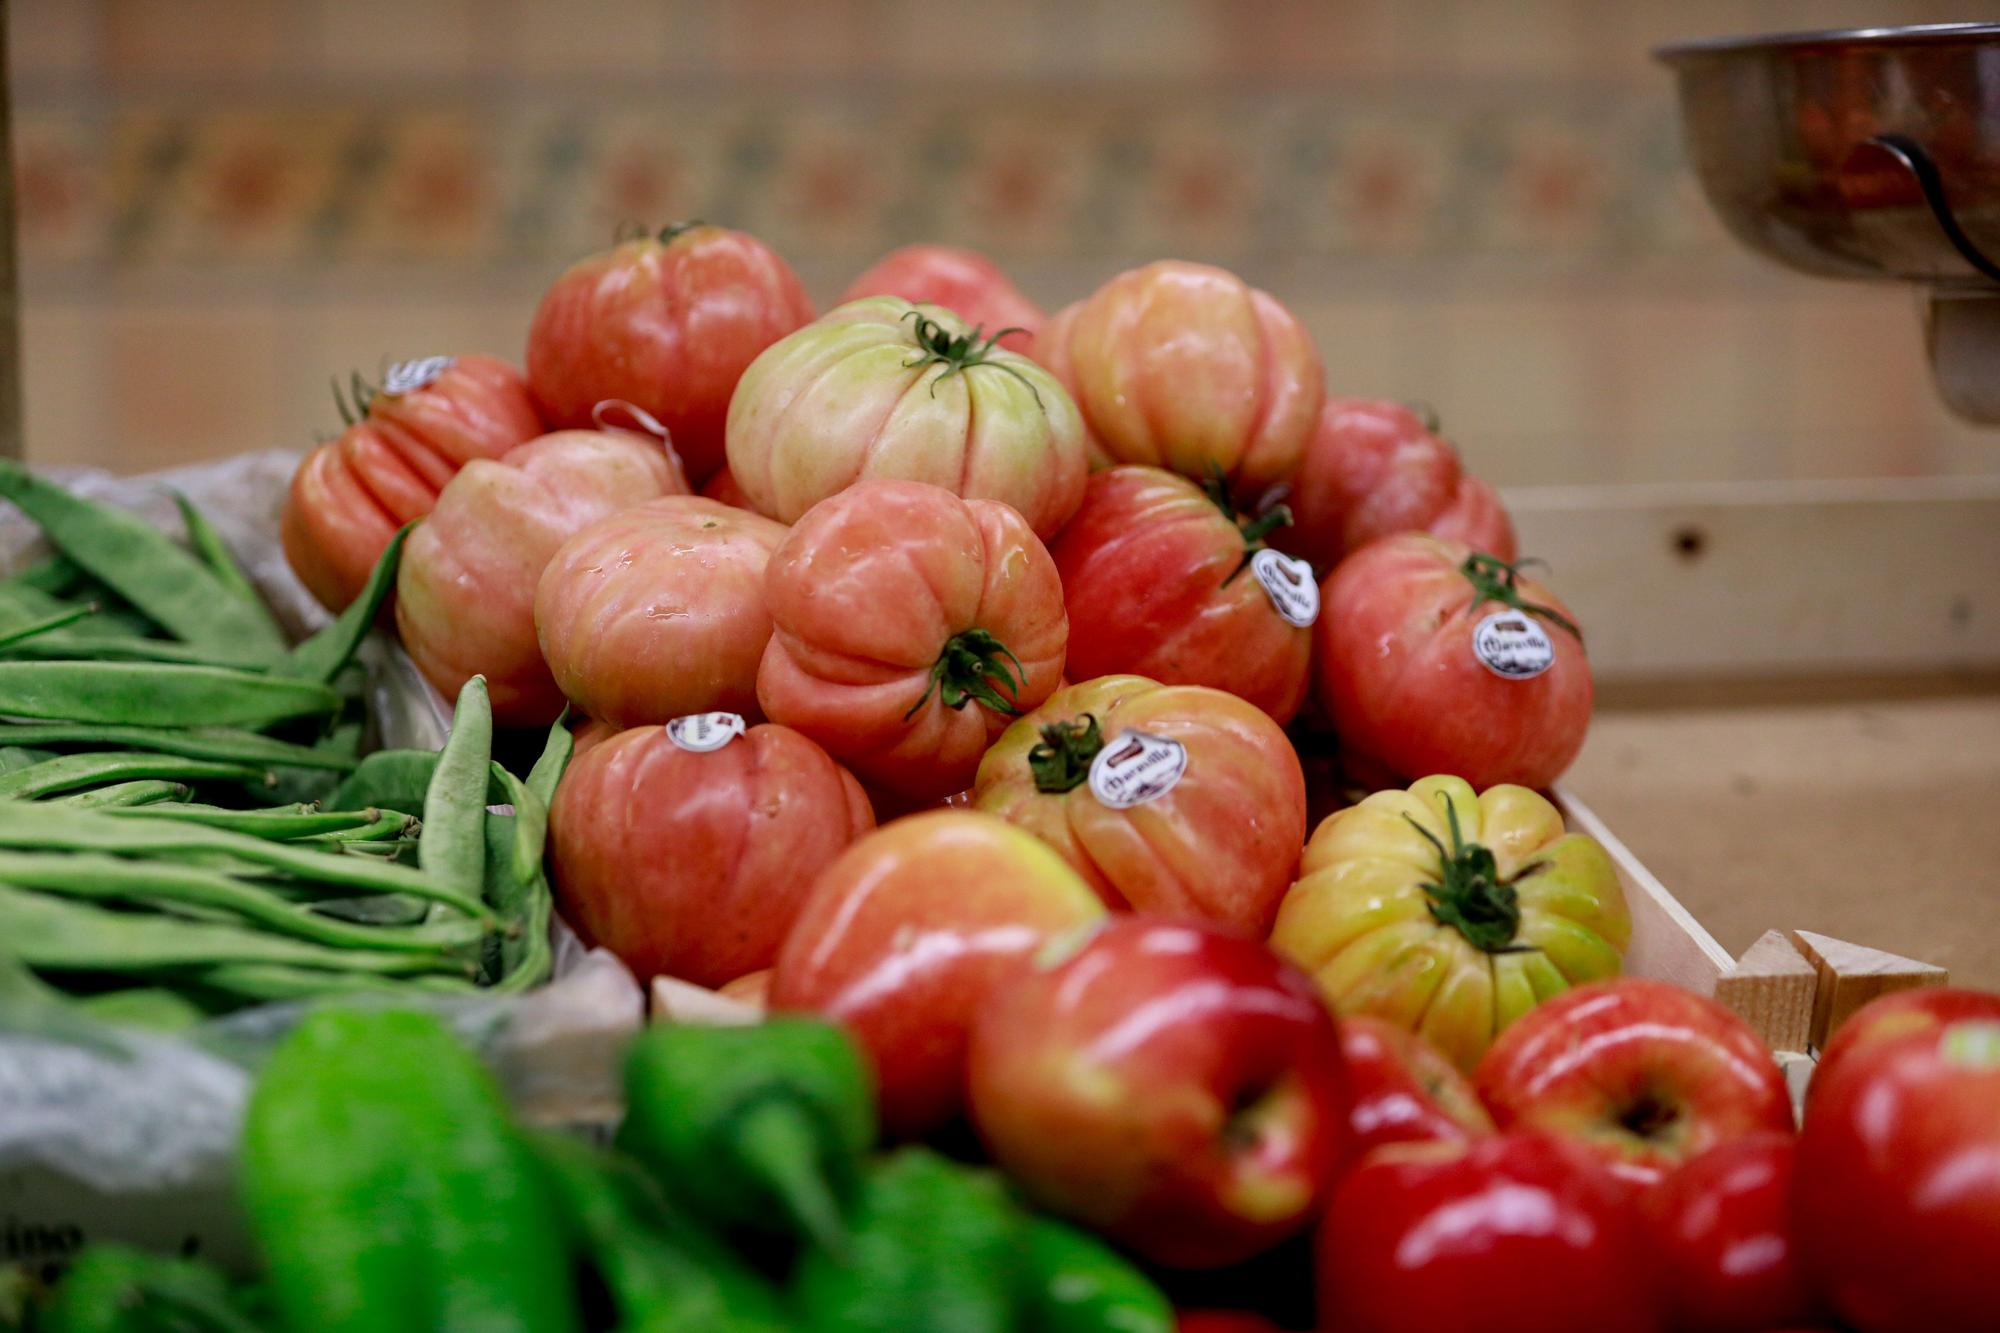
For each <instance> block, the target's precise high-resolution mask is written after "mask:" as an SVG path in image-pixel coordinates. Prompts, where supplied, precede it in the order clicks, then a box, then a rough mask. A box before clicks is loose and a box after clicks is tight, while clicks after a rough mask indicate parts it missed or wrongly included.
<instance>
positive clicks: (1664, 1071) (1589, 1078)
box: [1472, 977, 1793, 1186]
mask: <svg viewBox="0 0 2000 1333" xmlns="http://www.w3.org/2000/svg"><path fill="white" fill-rule="evenodd" d="M1472 1081H1473V1086H1474V1087H1476V1088H1477V1089H1478V1090H1479V1095H1480V1098H1481V1100H1483V1101H1484V1102H1485V1103H1486V1108H1487V1109H1488V1110H1489V1111H1491V1112H1492V1113H1493V1119H1494V1121H1495V1122H1496V1123H1498V1124H1499V1125H1500V1127H1501V1128H1502V1129H1509V1128H1513V1127H1516V1126H1519V1127H1522V1128H1534V1129H1539V1130H1542V1131H1543V1132H1545V1133H1549V1134H1554V1135H1558V1136H1561V1137H1563V1138H1567V1139H1571V1140H1573V1141H1575V1142H1577V1143H1579V1144H1582V1145H1584V1146H1587V1147H1589V1148H1590V1149H1592V1150H1593V1151H1595V1152H1597V1153H1598V1154H1599V1155H1601V1156H1602V1157H1603V1158H1604V1160H1605V1161H1606V1163H1607V1164H1608V1165H1609V1166H1610V1167H1611V1169H1612V1170H1613V1171H1614V1172H1615V1173H1616V1174H1618V1175H1619V1176H1620V1177H1622V1178H1624V1179H1625V1180H1627V1181H1629V1182H1631V1183H1633V1184H1635V1185H1639V1186H1651V1185H1654V1184H1657V1183H1658V1182H1659V1181H1660V1180H1661V1179H1662V1178H1663V1177H1664V1176H1665V1175H1666V1174H1667V1173H1668V1172H1669V1171H1672V1170H1673V1169H1674V1168H1675V1167H1677V1166H1679V1165H1680V1164H1681V1163H1683V1162H1685V1161H1687V1160H1689V1159H1690V1158H1693V1157H1696V1156H1699V1155H1700V1154H1702V1153H1705V1152H1707V1151H1708V1150H1709V1149H1711V1148H1713V1147H1715V1146H1716V1145H1717V1144H1720V1143H1726V1142H1728V1141H1729V1140H1731V1139H1736V1138H1741V1137H1743V1136H1745V1135H1749V1134H1755V1133H1758V1132H1760V1131H1769V1132H1773V1133H1780V1134H1784V1133H1790V1132H1791V1130H1792V1127H1793V1119H1792V1101H1791V1095H1790V1093H1789V1092H1788V1091H1787V1089H1786V1087H1785V1079H1784V1075H1783V1073H1781V1072H1780V1070H1779V1069H1778V1065H1777V1062H1776V1061H1775V1060H1774V1059H1772V1057H1771V1053H1770V1051H1768V1050H1766V1049H1765V1047H1764V1043H1763V1041H1762V1040H1760V1039H1759V1038H1758V1036H1757V1034H1756V1033H1755V1032H1754V1031H1752V1030H1751V1029H1750V1027H1749V1025H1748V1024H1746V1023H1745V1022H1744V1021H1743V1020H1742V1019H1740V1018H1738V1017H1737V1016H1736V1015H1735V1014H1733V1013H1731V1012H1730V1011H1729V1010H1727V1009H1725V1008H1723V1007H1722V1006H1721V1005H1719V1004H1717V1003H1716V1002H1715V1001H1714V1000H1711V999H1709V998H1707V997H1706V996H1702V995H1696V994H1695V993H1694V992H1693V991H1689V990H1683V989H1681V988H1680V987H1679V986H1673V985H1669V984H1668V983H1666V982H1664V981H1654V980H1651V979H1649V978H1644V977H1624V978H1620V979H1617V980H1613V981H1600V982H1595V983H1593V984H1591V985H1587V986H1579V987H1577V988H1576V989H1574V990H1571V991H1566V992H1564V993H1563V994H1561V995H1558V996H1556V997H1555V998H1553V999H1550V1000H1547V1001H1544V1002H1543V1003H1541V1004H1539V1005H1537V1006H1536V1007H1535V1008H1533V1009H1531V1010H1529V1011H1528V1012H1527V1013H1526V1014H1525V1015H1523V1016H1522V1017H1521V1018H1519V1019H1517V1020H1516V1021H1515V1023H1514V1024H1513V1026H1511V1027H1509V1028H1508V1029H1507V1030H1506V1031H1505V1032H1502V1033H1501V1034H1500V1036H1499V1037H1498V1038H1497V1039H1496V1040H1495V1041H1494V1043H1493V1046H1492V1049H1490V1050H1489V1051H1487V1053H1486V1055H1485V1058H1483V1059H1482V1060H1481V1061H1480V1062H1479V1067H1478V1068H1477V1069H1476V1070H1475V1071H1474V1072H1473V1079H1472Z"/></svg>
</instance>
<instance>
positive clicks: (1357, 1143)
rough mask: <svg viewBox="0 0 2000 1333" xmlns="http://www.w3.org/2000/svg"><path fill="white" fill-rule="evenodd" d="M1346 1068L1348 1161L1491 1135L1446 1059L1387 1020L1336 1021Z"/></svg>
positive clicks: (1487, 1120) (1489, 1121)
mask: <svg viewBox="0 0 2000 1333" xmlns="http://www.w3.org/2000/svg"><path fill="white" fill-rule="evenodd" d="M1340 1053H1341V1055H1342V1057H1343V1058H1344V1059H1345V1061H1346V1065H1347V1104H1348V1115H1347V1127H1348V1136H1347V1155H1348V1157H1349V1159H1350V1160H1359V1159H1360V1158H1361V1156H1362V1155H1363V1154H1364V1153H1366V1152H1368V1151H1369V1150H1370V1149H1372V1148H1379V1147H1380V1146H1382V1145H1383V1144H1385V1143H1409V1142H1415V1141H1420V1140H1424V1139H1468V1138H1477V1137H1478V1136H1480V1135H1482V1134H1491V1133H1492V1132H1493V1117H1491V1116H1489V1115H1487V1114H1486V1108H1485V1107H1484V1106H1481V1105H1480V1104H1479V1098H1478V1096H1477V1095H1476V1094H1475V1093H1474V1092H1473V1091H1472V1084H1471V1083H1470V1082H1469V1081H1467V1079H1466V1077H1465V1075H1463V1074H1461V1073H1459V1072H1458V1066H1456V1065H1454V1064H1453V1063H1452V1062H1451V1061H1450V1060H1448V1059H1446V1058H1445V1055H1444V1052H1442V1051H1440V1050H1438V1049H1437V1048H1436V1047H1435V1046H1432V1045H1431V1044H1430V1043H1429V1042H1427V1041H1425V1040H1424V1039H1423V1038H1422V1037H1419V1036H1418V1035H1417V1034H1416V1033H1414V1032H1411V1031H1410V1030H1409V1029H1408V1028H1403V1027H1398V1026H1397V1025H1396V1024H1394V1023H1391V1022H1389V1021H1388V1020H1387V1019H1382V1018H1377V1017H1375V1016H1374V1015H1372V1014H1353V1015H1350V1016H1348V1017H1346V1018H1343V1019H1341V1020H1340Z"/></svg>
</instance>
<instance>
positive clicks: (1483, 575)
mask: <svg viewBox="0 0 2000 1333" xmlns="http://www.w3.org/2000/svg"><path fill="white" fill-rule="evenodd" d="M1545 563H1546V562H1545V561H1541V560H1537V559H1534V558H1533V557H1532V556H1530V557H1527V558H1525V559H1521V560H1516V561H1515V562H1514V563H1513V564H1511V565H1510V564H1508V563H1507V562H1506V561H1505V560H1502V559H1501V558H1500V557H1499V556H1497V555H1488V554H1486V552H1484V551H1474V552H1473V553H1472V554H1471V555H1469V556H1467V557H1465V563H1464V564H1462V565H1460V566H1459V567H1458V572H1459V573H1461V574H1463V575H1465V577H1466V581H1467V582H1469V583H1471V584H1472V588H1473V593H1474V596H1473V598H1472V605H1471V606H1469V607H1467V608H1466V610H1468V611H1477V610H1478V609H1479V608H1480V607H1482V606H1484V605H1485V604H1486V603H1488V602H1499V603H1500V604H1501V605H1502V606H1511V607H1513V608H1514V609H1515V610H1516V611H1525V612H1528V613H1529V614H1531V615H1537V616H1540V617H1541V618H1542V619H1544V620H1546V621H1548V622H1549V623H1550V624H1552V625H1560V626H1562V627H1563V628H1564V629H1566V630H1568V631H1569V632H1570V637H1571V638H1573V639H1575V640H1576V641H1577V642H1578V643H1582V642H1583V631H1582V630H1580V629H1578V628H1577V627H1576V622H1574V621H1572V620H1571V619H1570V618H1569V617H1568V616H1565V615H1564V614H1563V613H1562V612H1560V611H1557V610H1556V609H1555V608H1553V607H1548V606H1543V605H1542V604H1541V603H1539V602H1530V601H1526V600H1524V599H1523V598H1522V596H1521V589H1520V588H1519V586H1518V585H1517V582H1516V581H1517V580H1518V579H1519V578H1520V577H1521V571H1522V569H1524V568H1526V567H1527V566H1529V565H1540V564H1545Z"/></svg>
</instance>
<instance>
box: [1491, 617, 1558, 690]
mask: <svg viewBox="0 0 2000 1333" xmlns="http://www.w3.org/2000/svg"><path fill="white" fill-rule="evenodd" d="M1472 655H1473V656H1474V657H1477V658H1478V659H1479V662H1480V665H1482V666H1484V667H1485V668H1486V669H1487V670H1488V671H1491V672H1492V673H1493V674H1494V675H1496V676H1504V677H1506V678H1507V679H1508V680H1528V679H1530V678H1532V677H1535V676H1539V675H1541V674H1542V673H1543V672H1544V671H1547V670H1548V669H1549V668H1550V667H1552V666H1554V665H1555V662H1556V646H1555V644H1554V642H1552V641H1551V640H1550V638H1549V632H1548V631H1547V630H1545V629H1543V628H1542V627H1541V624H1540V622H1538V621H1537V620H1536V619H1535V618H1534V617H1533V616H1531V615H1529V614H1528V613H1527V612H1525V611H1495V612H1494V613H1493V614H1492V615H1490V616H1488V617H1486V618H1485V619H1484V620H1482V621H1480V622H1479V624H1478V625H1477V626H1475V627H1474V629H1473V631H1472Z"/></svg>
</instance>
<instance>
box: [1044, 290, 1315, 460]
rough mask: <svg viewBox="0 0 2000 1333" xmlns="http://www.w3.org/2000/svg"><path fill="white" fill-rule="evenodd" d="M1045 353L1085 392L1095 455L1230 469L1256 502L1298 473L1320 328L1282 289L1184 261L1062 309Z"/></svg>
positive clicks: (1309, 425)
mask: <svg viewBox="0 0 2000 1333" xmlns="http://www.w3.org/2000/svg"><path fill="white" fill-rule="evenodd" d="M1035 357H1036V359H1037V360H1039V361H1040V362H1042V364H1043V365H1046V366H1047V367H1048V368H1049V369H1050V370H1053V371H1054V372H1055V373H1056V375H1057V377H1058V378H1060V379H1061V380H1062V382H1063V383H1064V384H1065V385H1066V386H1068V388H1069V391H1070V392H1071V393H1072V394H1074V395H1075V397H1076V403H1077V406H1078V407H1079V408H1080V409H1081V410H1082V412H1083V419H1084V423H1085V424H1086V425H1087V426H1088V427H1089V428H1090V437H1091V445H1092V448H1093V457H1094V459H1095V461H1097V462H1099V463H1100V464H1102V463H1110V462H1116V463H1148V464H1151V465H1153V466H1155V467H1164V468H1167V469H1169V470H1170V471H1174V472H1178V473H1180V474H1182V475H1183V476H1188V477H1196V478H1206V477H1207V476H1208V475H1209V474H1210V472H1211V471H1213V470H1216V469H1220V470H1221V472H1222V474H1223V475H1224V476H1225V477H1227V478H1228V480H1229V482H1230V484H1231V485H1234V486H1236V487H1238V488H1239V489H1240V490H1241V491H1242V492H1243V494H1244V495H1245V496H1246V497H1254V496H1255V495H1256V493H1257V492H1259V491H1261V490H1262V489H1264V488H1265V487H1267V486H1270V485H1272V484H1274V483H1276V482H1280V481H1283V480H1284V479H1285V478H1286V477H1288V476H1290V475H1291V472H1292V469H1293V468H1294V467H1296V466H1297V465H1298V461H1299V458H1300V455H1301V454H1302V453H1303V452H1304V450H1305V447H1306V441H1307V439H1308V438H1310V436H1311V435H1312V430H1313V422H1314V420H1315V419H1316V418H1317V416H1318V415H1319V406H1320V400H1321V398H1322V396H1323V395H1324V393H1325V389H1324V386H1323V383H1322V379H1323V373H1322V371H1321V369H1320V362H1319V351H1318V349H1317V348H1315V347H1314V346H1313V340H1312V335H1311V334H1309V333H1307V332H1306V330H1305V326H1304V325H1303V324H1300V323H1299V321H1298V320H1297V319H1296V318H1295V317H1294V316H1293V315H1292V313H1291V312H1290V311H1289V310H1287V309H1285V307H1284V306H1282V305H1280V304H1279V303H1278V301H1277V299H1276V298H1275V297H1273V296H1271V295H1270V294H1269V293H1268V292H1261V291H1258V290H1257V289H1256V288H1254V287H1252V286H1250V285H1249V284H1248V283H1246V282H1244V281H1243V280H1242V279H1241V278H1239V277H1237V276H1236V275H1235V274H1234V273H1231V272H1229V271H1227V270H1226V269H1219V268H1213V267H1211V266H1209V265H1207V264H1189V263H1183V262H1181V261H1179V260H1162V261H1160V262H1159V263H1156V264H1148V265H1146V266H1145V267H1144V268H1135V269H1131V270H1129V271H1127V272H1124V273H1121V274H1119V275H1118V276H1117V277H1115V278H1113V279H1111V281H1109V282H1107V283H1105V284H1104V285H1103V286H1102V287H1099V288H1098V289H1097V290H1096V291H1095V292H1092V293H1091V294H1090V295H1089V296H1087V297H1085V298H1084V299H1083V300H1081V301H1079V302H1077V303H1076V304H1074V305H1071V306H1068V307H1065V308H1064V309H1062V310H1060V311H1058V312H1057V313H1056V314H1055V315H1054V317H1052V318H1051V319H1050V320H1049V322H1048V324H1047V325H1046V326H1044V327H1043V329H1042V332H1041V334H1040V335H1039V336H1038V337H1037V338H1036V339H1035Z"/></svg>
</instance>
